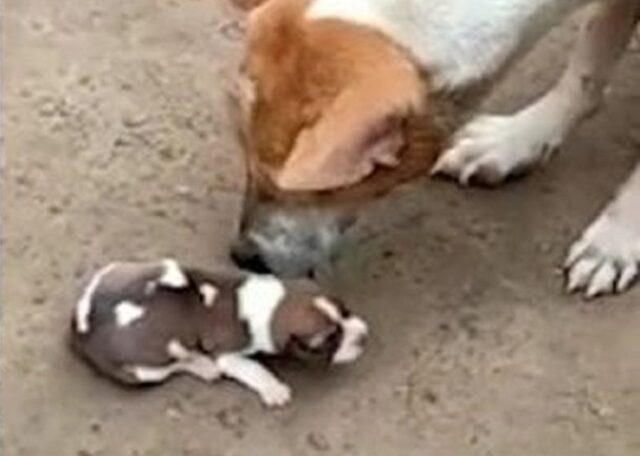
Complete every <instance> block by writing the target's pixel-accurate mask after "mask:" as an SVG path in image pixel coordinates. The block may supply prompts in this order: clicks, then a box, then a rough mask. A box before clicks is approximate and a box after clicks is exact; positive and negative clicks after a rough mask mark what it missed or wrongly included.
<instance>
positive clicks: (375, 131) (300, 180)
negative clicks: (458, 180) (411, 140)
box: [274, 79, 420, 191]
mask: <svg viewBox="0 0 640 456" xmlns="http://www.w3.org/2000/svg"><path fill="white" fill-rule="evenodd" d="M387 82H388V84H387ZM419 93H420V91H419V90H417V89H416V87H415V86H413V85H412V84H408V85H407V84H403V81H396V82H391V81H384V80H382V81H381V80H380V79H374V80H370V81H364V82H363V83H361V84H358V85H355V86H353V87H347V88H345V89H343V90H342V91H341V92H340V93H339V94H338V95H337V97H336V98H335V99H334V101H333V103H332V104H331V105H330V106H329V107H328V108H326V109H325V110H324V112H322V113H321V116H320V118H319V120H318V121H317V122H316V123H315V124H314V125H312V126H311V127H309V128H306V129H303V130H302V131H301V132H300V133H299V135H298V137H297V139H296V142H295V144H294V147H293V152H292V153H291V155H290V156H289V158H288V159H287V161H286V162H285V164H284V166H283V167H282V169H281V170H280V171H279V172H278V173H277V175H276V176H275V178H274V180H275V183H276V185H277V186H278V187H279V188H281V189H283V190H289V191H322V190H332V189H337V188H341V187H347V186H350V185H353V184H356V183H358V182H360V181H361V180H363V179H364V178H366V177H367V176H369V175H370V174H372V173H373V172H374V170H375V169H376V167H377V166H383V167H395V166H397V165H398V163H399V161H400V155H401V152H402V149H403V148H404V146H405V138H404V128H403V127H404V123H405V121H406V119H407V118H408V116H409V115H410V114H411V113H412V111H414V110H416V109H418V108H417V107H418V106H419V103H420V95H419Z"/></svg>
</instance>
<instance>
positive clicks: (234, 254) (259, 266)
mask: <svg viewBox="0 0 640 456" xmlns="http://www.w3.org/2000/svg"><path fill="white" fill-rule="evenodd" d="M252 250H253V249H248V248H246V247H242V246H237V245H236V246H234V247H233V248H232V249H231V260H232V261H233V262H234V264H235V265H236V266H238V267H239V268H241V269H247V270H249V271H251V272H255V273H257V274H271V273H272V271H271V268H269V266H268V265H267V262H266V261H265V260H264V259H263V258H262V256H261V255H260V254H259V253H258V252H255V251H252Z"/></svg>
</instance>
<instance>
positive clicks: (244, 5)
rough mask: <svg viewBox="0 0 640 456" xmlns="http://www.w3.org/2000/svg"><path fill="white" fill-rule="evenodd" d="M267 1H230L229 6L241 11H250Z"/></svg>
mask: <svg viewBox="0 0 640 456" xmlns="http://www.w3.org/2000/svg"><path fill="white" fill-rule="evenodd" d="M267 1H268V0H231V4H232V5H233V6H235V7H236V8H239V9H241V10H243V11H250V10H252V9H254V8H257V7H258V6H260V5H261V4H263V3H265V2H267Z"/></svg>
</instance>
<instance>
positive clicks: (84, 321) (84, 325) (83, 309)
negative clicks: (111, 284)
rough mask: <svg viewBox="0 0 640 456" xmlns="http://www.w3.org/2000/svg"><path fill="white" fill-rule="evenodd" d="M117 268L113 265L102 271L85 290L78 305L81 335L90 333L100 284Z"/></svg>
mask: <svg viewBox="0 0 640 456" xmlns="http://www.w3.org/2000/svg"><path fill="white" fill-rule="evenodd" d="M116 266H117V263H111V264H108V265H107V266H105V267H104V268H102V269H100V270H99V271H98V272H97V273H96V274H95V275H94V276H93V277H92V278H91V281H90V282H89V284H88V285H87V287H86V288H85V289H84V292H83V293H82V296H81V297H80V300H79V301H78V304H77V305H76V315H75V323H76V330H77V331H78V332H80V333H87V332H88V331H89V315H91V300H92V299H93V295H94V293H95V291H96V289H97V288H98V286H99V285H100V282H101V281H102V279H103V278H104V276H106V275H107V274H108V273H109V272H111V271H112V270H113V268H115V267H116Z"/></svg>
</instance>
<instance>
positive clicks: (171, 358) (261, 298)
mask: <svg viewBox="0 0 640 456" xmlns="http://www.w3.org/2000/svg"><path fill="white" fill-rule="evenodd" d="M367 333H368V328H367V325H366V323H365V322H364V321H363V320H362V319H360V318H358V317H356V316H354V315H352V314H350V313H349V312H348V311H347V310H346V309H345V308H344V307H343V305H342V304H341V303H339V302H338V301H337V300H335V299H333V298H329V297H327V296H325V295H324V294H322V293H321V292H320V290H319V288H318V287H317V286H316V285H315V284H313V283H311V282H309V281H291V282H287V283H286V284H285V283H283V282H282V281H280V280H278V279H277V278H275V277H273V276H260V275H247V276H243V275H239V274H236V275H234V274H213V273H208V272H204V271H201V270H198V269H191V268H182V267H181V266H180V265H179V264H178V263H177V262H176V261H174V260H170V259H167V260H163V261H161V262H152V263H124V262H123V263H112V264H109V265H108V266H106V267H104V268H103V269H101V270H100V271H98V272H97V273H96V274H95V275H94V276H93V278H92V279H91V281H90V282H89V284H88V285H87V287H86V288H85V290H84V293H83V294H82V296H81V298H80V300H79V301H78V303H77V305H76V307H75V310H74V313H73V318H72V327H71V344H72V347H73V348H74V350H75V351H76V352H77V353H78V354H80V355H81V356H82V357H83V358H84V359H85V360H86V361H88V362H89V363H90V364H91V365H92V366H93V367H94V368H95V369H97V371H98V372H100V373H102V374H104V375H106V376H107V377H110V378H112V379H114V380H116V381H119V382H121V383H125V384H130V385H139V384H153V383H160V382H162V381H164V380H166V379H167V378H169V377H170V376H171V375H173V374H177V373H188V374H191V375H194V376H196V377H198V378H200V379H202V380H205V381H207V382H211V381H213V380H216V379H219V378H220V377H222V376H226V377H229V378H232V379H235V380H237V381H238V382H240V383H243V384H244V385H246V386H247V387H249V388H250V389H252V390H254V391H255V392H256V393H258V395H259V396H260V398H261V399H262V401H263V402H264V404H265V405H267V406H282V405H284V404H286V403H287V402H289V400H290V398H291V390H290V388H289V387H288V386H287V385H286V384H284V383H283V382H282V381H280V380H279V379H278V378H277V377H276V376H275V375H274V374H272V373H271V372H270V371H269V370H267V369H266V368H265V367H264V366H263V365H262V364H260V363H258V362H257V361H255V360H254V359H252V358H251V356H252V355H256V354H266V355H282V356H292V357H295V358H298V359H303V360H306V361H314V362H319V363H323V364H345V363H350V362H353V361H355V360H356V359H357V358H359V357H360V355H361V353H362V351H363V344H364V342H365V339H366V337H367Z"/></svg>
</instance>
